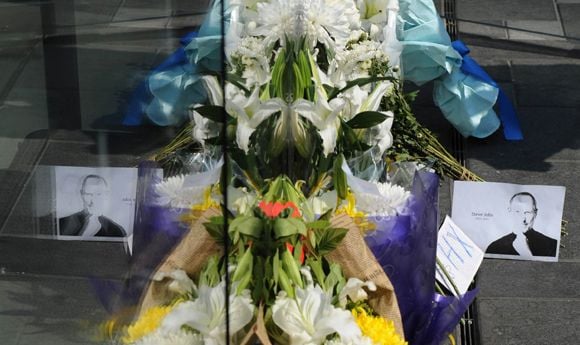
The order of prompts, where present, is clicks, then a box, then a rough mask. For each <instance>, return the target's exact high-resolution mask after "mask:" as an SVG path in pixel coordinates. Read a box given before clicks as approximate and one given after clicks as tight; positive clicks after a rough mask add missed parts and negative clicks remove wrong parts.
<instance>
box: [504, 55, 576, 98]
mask: <svg viewBox="0 0 580 345" xmlns="http://www.w3.org/2000/svg"><path fill="white" fill-rule="evenodd" d="M512 71H513V75H514V82H515V85H516V88H517V98H518V104H519V105H520V106H538V107H580V96H579V95H580V93H579V91H580V88H579V87H578V80H577V78H574V77H573V76H580V61H575V62H571V61H551V60H548V61H545V60H540V59H538V60H525V61H519V60H514V61H513V63H512Z"/></svg>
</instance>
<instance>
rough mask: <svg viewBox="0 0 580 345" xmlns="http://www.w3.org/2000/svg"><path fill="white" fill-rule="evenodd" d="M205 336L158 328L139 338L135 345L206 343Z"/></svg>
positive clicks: (197, 344) (200, 344)
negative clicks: (164, 330)
mask: <svg viewBox="0 0 580 345" xmlns="http://www.w3.org/2000/svg"><path fill="white" fill-rule="evenodd" d="M204 344H205V342H204V341H203V336H202V335H201V334H196V333H192V332H187V331H184V330H180V329H178V330H176V331H173V332H163V331H161V330H156V331H154V332H153V333H150V334H148V335H146V336H145V337H143V338H141V339H139V341H137V342H136V343H134V345H204Z"/></svg>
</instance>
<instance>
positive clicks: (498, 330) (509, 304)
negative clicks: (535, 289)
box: [477, 297, 580, 345]
mask: <svg viewBox="0 0 580 345" xmlns="http://www.w3.org/2000/svg"><path fill="white" fill-rule="evenodd" d="M477 309H478V311H479V313H480V315H481V317H480V318H479V326H480V333H481V336H482V337H481V338H482V339H481V344H482V345H548V344H567V345H572V344H577V343H578V329H579V328H580V300H578V299H566V298H562V299H546V300H541V299H535V298H514V297H509V298H501V299H488V298H483V297H480V298H478V300H477Z"/></svg>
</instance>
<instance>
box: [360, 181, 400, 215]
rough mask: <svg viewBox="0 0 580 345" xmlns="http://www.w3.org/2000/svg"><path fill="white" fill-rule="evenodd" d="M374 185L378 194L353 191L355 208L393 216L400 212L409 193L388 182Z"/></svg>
mask: <svg viewBox="0 0 580 345" xmlns="http://www.w3.org/2000/svg"><path fill="white" fill-rule="evenodd" d="M375 185H376V187H377V188H378V191H379V194H371V193H364V192H363V193H360V192H356V191H355V196H356V207H357V209H359V210H361V211H363V212H365V213H367V214H368V215H371V216H393V215H396V214H397V213H399V212H401V211H402V209H403V207H404V206H405V204H406V202H407V200H408V199H409V196H410V195H411V193H409V192H408V191H406V190H405V189H404V188H403V187H400V186H397V185H394V184H390V183H388V182H385V183H381V182H379V183H375Z"/></svg>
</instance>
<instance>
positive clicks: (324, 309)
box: [272, 285, 362, 345]
mask: <svg viewBox="0 0 580 345" xmlns="http://www.w3.org/2000/svg"><path fill="white" fill-rule="evenodd" d="M272 312H273V313H272V319H273V320H274V323H275V324H276V325H277V326H278V327H280V328H281V329H282V330H283V331H284V332H285V333H286V334H287V335H288V336H289V338H290V343H289V345H302V344H322V343H323V342H324V341H325V338H326V337H327V336H328V335H330V334H333V333H338V334H339V335H340V337H341V339H346V340H349V339H356V338H359V337H361V336H362V333H361V331H360V329H359V327H358V326H357V324H356V322H355V320H354V317H353V316H352V314H351V313H350V312H348V311H347V310H344V309H339V308H336V307H334V306H333V305H332V303H331V297H330V296H328V295H327V294H326V293H325V292H324V291H323V290H322V289H321V288H320V286H318V285H316V286H312V285H309V286H307V287H306V288H305V289H301V288H299V287H297V288H296V297H295V298H289V297H288V296H286V294H285V293H284V292H281V293H280V294H279V295H278V297H277V298H276V302H275V303H274V305H273V306H272Z"/></svg>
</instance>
